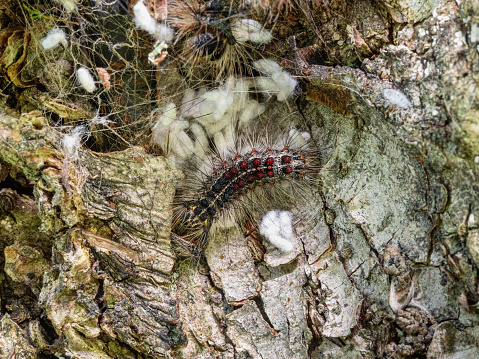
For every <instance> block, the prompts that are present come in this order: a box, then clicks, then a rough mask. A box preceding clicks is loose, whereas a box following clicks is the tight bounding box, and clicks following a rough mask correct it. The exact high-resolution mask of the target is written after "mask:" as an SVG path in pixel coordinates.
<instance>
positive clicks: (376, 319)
mask: <svg viewBox="0 0 479 359" xmlns="http://www.w3.org/2000/svg"><path fill="white" fill-rule="evenodd" d="M32 3H33V2H32ZM73 3H75V2H73ZM157 3H162V2H161V1H159V2H157ZM286 3H291V5H292V8H291V9H290V12H289V13H288V15H286V14H285V15H284V20H278V27H279V29H280V30H278V33H274V34H275V36H276V37H278V36H279V34H286V35H285V36H284V38H280V39H279V40H278V41H281V44H283V45H284V46H283V47H278V48H277V49H275V51H276V53H277V54H278V57H280V58H283V57H284V61H283V62H282V65H283V66H284V67H286V68H287V69H288V71H290V72H291V73H293V74H294V75H295V76H297V77H298V78H300V79H301V85H300V87H301V89H300V90H298V91H297V94H296V95H295V97H294V99H289V100H288V103H286V102H281V103H279V102H274V103H271V102H272V101H271V102H269V103H268V102H267V103H266V107H267V108H266V112H265V113H264V114H263V116H264V117H268V118H271V119H276V118H282V117H284V114H285V113H288V112H290V109H291V108H292V107H293V106H297V111H294V112H293V111H291V112H292V113H291V115H290V116H291V118H292V121H293V122H295V123H300V122H301V123H303V124H306V125H307V127H308V129H309V132H310V134H311V137H312V139H313V140H314V141H315V142H316V143H319V144H320V145H319V146H320V147H321V149H322V151H321V153H322V159H321V161H322V163H321V169H320V171H319V174H318V177H319V179H320V182H321V186H320V187H319V188H318V189H317V190H316V191H317V193H316V194H315V196H314V198H309V200H308V205H306V206H305V207H304V208H300V207H301V206H300V205H297V206H296V207H294V208H292V212H293V213H294V215H295V218H296V217H301V218H302V220H301V221H299V223H298V224H297V225H296V227H295V239H294V248H295V249H294V250H293V251H292V252H290V253H281V252H279V251H278V250H275V249H274V247H272V246H271V245H269V244H267V243H265V244H264V248H263V247H262V245H261V244H258V246H259V248H260V249H258V247H254V246H252V242H254V241H261V239H260V237H259V235H257V236H256V237H255V235H253V236H252V237H253V238H252V237H251V236H250V237H245V236H244V235H243V234H242V233H240V232H238V231H235V230H233V229H224V231H219V232H217V233H216V234H215V235H214V236H211V238H209V242H208V246H207V248H206V251H205V253H204V257H205V258H204V260H203V261H200V262H199V263H196V262H191V261H184V260H180V259H179V258H177V256H176V255H175V252H174V251H173V250H172V248H171V241H170V231H171V223H172V206H173V205H172V203H173V199H174V195H175V187H176V185H177V184H178V183H179V182H180V181H181V180H183V174H182V172H181V171H179V170H178V169H176V168H175V167H174V166H173V165H172V164H171V163H170V162H169V161H168V160H167V159H165V158H164V157H163V156H159V155H157V154H155V153H154V151H152V150H151V149H150V148H149V146H148V145H147V144H145V143H143V144H141V145H140V146H126V147H124V148H123V149H122V150H121V151H111V152H101V151H99V147H101V146H100V145H97V144H96V145H95V146H99V147H98V148H97V147H94V146H88V143H87V144H84V145H82V146H76V145H75V146H74V147H73V151H72V148H71V147H68V146H65V134H64V133H62V132H61V130H60V129H59V128H57V127H55V126H54V125H53V123H52V118H51V113H54V114H56V115H58V116H60V117H62V118H64V119H65V123H67V122H68V121H70V122H74V121H78V120H85V119H86V120H87V121H90V123H93V119H94V117H95V116H94V109H93V110H92V106H90V107H88V105H85V104H82V102H81V100H78V102H75V105H68V104H67V103H66V102H65V101H63V102H62V100H61V99H60V100H58V98H56V99H52V98H53V96H52V97H45V96H48V94H49V91H54V90H52V88H53V87H48V86H47V87H46V90H45V88H42V87H41V86H40V85H39V83H40V82H41V81H40V82H38V81H36V80H35V81H36V82H35V81H34V80H30V81H32V82H31V83H29V82H28V81H27V80H26V79H25V76H24V74H22V73H21V69H25V70H24V71H25V72H27V73H28V71H30V73H31V71H32V70H31V69H29V68H28V65H27V63H28V59H30V57H28V56H29V55H27V52H28V49H29V48H30V49H32V48H34V47H35V46H37V47H38V46H39V45H38V41H39V40H40V39H41V38H42V36H43V34H42V35H39V34H37V33H32V32H31V29H30V30H26V29H21V28H13V27H12V26H13V25H12V23H11V22H8V21H5V18H6V17H9V16H10V18H13V17H11V16H12V15H11V14H12V11H13V12H14V11H18V8H14V6H13V5H10V4H8V2H7V3H5V4H4V5H2V8H3V9H2V28H1V29H0V31H1V35H2V39H5V41H3V40H2V41H0V44H1V45H0V47H2V50H3V54H2V57H1V59H0V60H1V62H0V65H1V67H0V74H2V76H3V77H4V79H2V82H1V86H2V88H3V87H4V88H6V89H7V90H6V91H5V95H2V96H3V100H2V99H1V98H0V101H1V103H2V113H1V114H0V186H1V188H2V189H1V190H0V248H1V250H2V253H3V256H2V257H1V258H0V263H1V265H2V268H3V272H2V274H1V275H0V285H1V291H0V294H1V296H0V301H1V310H2V313H1V315H2V317H1V326H0V356H1V357H5V358H37V357H38V358H48V357H55V356H57V357H70V358H163V357H171V358H265V359H266V358H272V359H274V358H323V357H328V358H343V357H345V358H361V357H367V358H374V357H395V358H403V357H425V356H427V357H428V358H453V357H454V358H458V357H461V358H476V357H479V309H478V304H477V303H478V300H479V293H478V291H479V282H478V269H479V222H478V220H479V181H478V176H479V91H478V89H477V82H478V80H479V75H478V73H479V72H478V64H479V2H477V1H475V0H469V1H462V2H459V1H444V2H440V1H438V0H429V1H428V0H421V1H420V0H408V1H383V2H373V1H369V0H361V1H358V2H355V3H354V4H350V3H348V2H347V1H341V0H338V1H331V2H329V3H327V2H322V3H321V4H316V3H315V2H306V1H305V0H296V2H288V1H286ZM17 5H18V4H17ZM30 5H31V4H30ZM306 5H307V6H306ZM77 6H79V7H80V6H81V5H79V4H77ZM85 6H86V5H85ZM30 7H31V6H30ZM73 14H75V12H73ZM72 16H73V17H72V18H71V21H77V20H75V19H76V18H75V17H74V16H77V17H79V16H81V15H72ZM45 21H51V19H50V20H49V19H46V20H45ZM291 24H293V25H291ZM299 24H302V25H299ZM42 26H44V25H42ZM298 26H304V29H306V30H305V31H306V32H305V34H306V35H301V34H300V33H296V31H297V28H298ZM289 27H291V28H292V29H293V30H291V31H288V29H289ZM281 29H282V30H281ZM24 30H25V31H24ZM302 36H307V37H311V36H312V37H314V39H315V41H316V42H314V41H313V40H311V42H309V43H308V42H307V41H306V40H305V38H303V37H302ZM318 39H319V41H318ZM35 44H36V45H35ZM285 48H287V51H286V52H287V53H286V52H284V51H285V50H284V49H285ZM30 51H32V50H30ZM12 53H14V54H13V55H11V54H12ZM9 54H10V55H11V58H9V57H8V56H10V55H9ZM31 61H33V60H31ZM329 63H332V64H333V65H336V66H334V67H331V66H328V64H329ZM47 65H48V64H43V66H47ZM165 66H167V65H165ZM169 66H173V65H171V64H170V65H169ZM111 67H112V68H113V65H111ZM45 71H47V70H45ZM53 71H59V70H57V69H53ZM38 73H39V72H37V74H38ZM175 74H176V75H170V73H166V72H158V76H157V78H156V80H157V84H156V89H157V91H158V92H157V94H158V98H159V99H160V100H161V98H163V97H164V96H165V93H166V92H171V91H178V90H177V88H176V87H175V86H176V85H175V84H176V83H180V81H184V80H183V79H178V78H180V77H181V75H179V74H181V71H180V72H176V73H175ZM175 76H176V77H175ZM27 77H28V76H27ZM68 77H69V75H67V76H66V77H65V78H67V79H68ZM69 81H72V80H71V79H70V80H69ZM175 81H177V82H175ZM7 84H8V86H9V87H8V88H7V87H6V86H7ZM52 86H53V85H52ZM173 87H174V89H172V88H173ZM38 89H41V90H42V92H41V94H40V92H39V91H40V90H38ZM15 96H17V97H16V99H15V100H12V97H13V98H14V97H15ZM41 96H43V97H41ZM160 100H159V101H160ZM127 101H132V99H127ZM160 102H161V101H160ZM12 104H13V105H12ZM75 106H76V107H75ZM49 116H50V117H49ZM91 126H94V124H91ZM111 131H115V128H113V127H112V130H111ZM129 136H130V137H129V140H130V139H131V138H132V137H133V136H134V135H129ZM101 140H102V139H101V138H97V141H98V142H97V143H100V142H101ZM103 140H104V141H105V139H104V138H103ZM65 148H67V150H65ZM298 203H300V202H299V201H298ZM252 248H256V251H258V250H259V251H260V252H261V254H260V255H259V257H258V256H257V255H256V254H257V253H255V250H252ZM264 251H265V253H263V252H264ZM263 254H264V257H263ZM261 258H262V259H261Z"/></svg>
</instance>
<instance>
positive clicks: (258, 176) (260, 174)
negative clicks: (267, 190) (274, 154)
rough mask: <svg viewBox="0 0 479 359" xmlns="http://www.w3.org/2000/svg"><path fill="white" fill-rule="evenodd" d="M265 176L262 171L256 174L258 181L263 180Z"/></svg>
mask: <svg viewBox="0 0 479 359" xmlns="http://www.w3.org/2000/svg"><path fill="white" fill-rule="evenodd" d="M263 176H264V173H263V172H261V171H260V172H256V178H257V179H262V178H263Z"/></svg>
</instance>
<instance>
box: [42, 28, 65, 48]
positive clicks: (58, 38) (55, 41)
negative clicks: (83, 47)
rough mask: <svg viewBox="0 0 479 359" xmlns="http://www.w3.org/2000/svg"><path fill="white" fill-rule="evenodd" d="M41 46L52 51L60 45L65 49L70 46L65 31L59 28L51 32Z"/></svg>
mask: <svg viewBox="0 0 479 359" xmlns="http://www.w3.org/2000/svg"><path fill="white" fill-rule="evenodd" d="M40 44H41V45H42V47H43V48H44V49H45V50H51V49H54V48H56V47H57V46H58V45H62V46H63V47H64V48H66V47H67V46H68V41H67V36H66V35H65V31H63V30H62V29H60V28H58V27H54V28H53V29H51V30H50V32H49V33H48V34H47V36H45V37H44V38H43V39H42V40H41V41H40Z"/></svg>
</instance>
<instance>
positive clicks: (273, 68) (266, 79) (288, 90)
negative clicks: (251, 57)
mask: <svg viewBox="0 0 479 359" xmlns="http://www.w3.org/2000/svg"><path fill="white" fill-rule="evenodd" d="M253 66H254V67H255V68H256V69H257V70H259V71H260V72H262V73H264V74H266V75H267V76H260V77H258V78H256V85H257V86H258V87H259V88H260V89H261V90H262V91H264V92H265V93H266V94H275V95H276V97H277V99H278V101H285V100H286V99H287V98H288V97H289V96H291V94H292V93H293V91H294V89H295V88H296V85H297V84H298V81H296V79H295V78H293V77H292V76H291V74H290V73H289V72H286V71H282V70H281V67H280V66H279V65H278V64H277V63H276V62H274V61H273V60H269V59H261V60H258V61H255V62H254V63H253Z"/></svg>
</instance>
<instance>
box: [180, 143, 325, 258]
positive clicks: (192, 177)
mask: <svg viewBox="0 0 479 359" xmlns="http://www.w3.org/2000/svg"><path fill="white" fill-rule="evenodd" d="M296 136H298V135H297V134H296ZM243 142H247V141H243ZM291 142H293V140H292V138H288V139H287V140H286V141H285V145H284V146H279V144H276V145H271V146H268V145H266V144H264V142H263V143H261V142H259V143H253V144H249V145H248V146H247V150H246V151H245V150H244V149H243V150H237V152H236V154H230V155H228V156H219V155H218V154H213V153H212V154H210V155H211V156H213V158H212V159H211V166H210V168H208V169H207V170H205V171H204V173H201V172H200V173H199V171H198V169H197V168H195V167H193V168H187V169H185V174H186V176H187V181H186V182H185V183H184V184H183V185H182V186H180V187H179V188H178V190H177V197H176V199H177V203H176V207H175V208H174V214H173V226H172V227H173V229H172V235H171V239H172V242H173V246H174V249H175V252H176V253H177V254H178V256H179V257H187V258H194V259H198V258H199V257H201V255H202V253H203V252H204V249H205V248H206V245H207V240H208V235H209V234H210V231H211V229H212V227H213V226H214V225H218V224H219V223H221V222H222V221H227V220H228V219H232V220H233V222H235V223H236V224H237V225H239V226H240V227H242V228H243V229H244V230H245V232H247V231H249V232H250V231H251V223H252V222H254V220H253V217H255V214H257V213H263V214H264V213H266V212H267V210H268V209H279V208H284V207H285V206H286V204H288V203H290V202H291V200H292V199H293V198H294V197H298V196H299V197H301V196H302V194H301V192H302V187H304V186H309V185H310V184H311V183H312V182H315V175H316V174H317V172H318V171H319V151H317V150H315V149H310V148H309V146H308V145H303V146H298V147H294V145H293V144H292V143H291ZM290 144H291V145H293V146H290ZM278 146H279V147H278ZM284 185H287V187H288V188H286V189H285V188H284ZM248 226H249V228H247V227H248Z"/></svg>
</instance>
